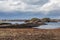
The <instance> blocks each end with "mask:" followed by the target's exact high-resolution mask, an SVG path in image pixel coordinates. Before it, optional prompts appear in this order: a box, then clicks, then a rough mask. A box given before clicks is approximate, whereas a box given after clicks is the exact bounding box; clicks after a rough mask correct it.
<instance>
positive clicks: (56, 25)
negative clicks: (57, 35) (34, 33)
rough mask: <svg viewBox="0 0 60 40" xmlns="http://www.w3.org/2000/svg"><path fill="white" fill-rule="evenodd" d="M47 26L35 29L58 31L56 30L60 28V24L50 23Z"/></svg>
mask: <svg viewBox="0 0 60 40" xmlns="http://www.w3.org/2000/svg"><path fill="white" fill-rule="evenodd" d="M46 24H47V25H41V26H38V27H34V28H38V29H56V28H60V22H49V23H46Z"/></svg>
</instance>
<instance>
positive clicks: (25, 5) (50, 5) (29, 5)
mask: <svg viewBox="0 0 60 40" xmlns="http://www.w3.org/2000/svg"><path fill="white" fill-rule="evenodd" d="M33 17H37V18H44V17H50V18H57V19H60V0H0V18H1V19H30V18H33Z"/></svg>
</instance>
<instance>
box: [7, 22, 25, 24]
mask: <svg viewBox="0 0 60 40" xmlns="http://www.w3.org/2000/svg"><path fill="white" fill-rule="evenodd" d="M8 23H11V24H23V23H24V22H8Z"/></svg>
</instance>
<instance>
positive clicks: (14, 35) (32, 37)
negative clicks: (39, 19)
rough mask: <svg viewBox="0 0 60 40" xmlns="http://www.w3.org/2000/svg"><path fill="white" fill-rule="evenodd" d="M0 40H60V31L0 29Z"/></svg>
mask: <svg viewBox="0 0 60 40" xmlns="http://www.w3.org/2000/svg"><path fill="white" fill-rule="evenodd" d="M0 40H60V29H33V28H20V29H18V28H17V29H16V28H0Z"/></svg>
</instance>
